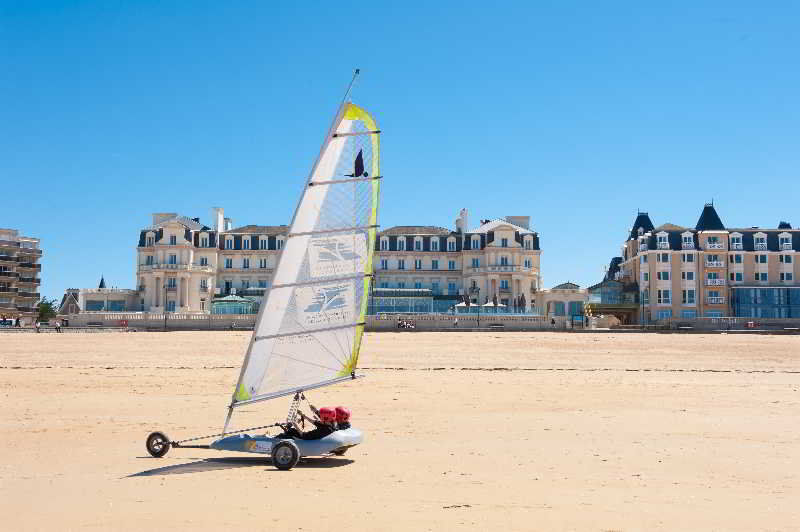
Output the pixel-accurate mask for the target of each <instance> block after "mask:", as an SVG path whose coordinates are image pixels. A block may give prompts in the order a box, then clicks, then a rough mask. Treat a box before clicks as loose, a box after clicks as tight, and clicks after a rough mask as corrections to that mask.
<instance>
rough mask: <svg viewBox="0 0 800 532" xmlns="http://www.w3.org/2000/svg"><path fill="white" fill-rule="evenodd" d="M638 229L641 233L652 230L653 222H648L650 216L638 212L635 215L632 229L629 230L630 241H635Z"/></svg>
mask: <svg viewBox="0 0 800 532" xmlns="http://www.w3.org/2000/svg"><path fill="white" fill-rule="evenodd" d="M640 228H641V230H642V233H646V232H648V231H652V230H653V222H652V221H650V215H648V214H647V213H646V212H639V213H637V214H636V221H635V222H633V228H631V236H630V240H635V239H636V237H638V236H639V229H640Z"/></svg>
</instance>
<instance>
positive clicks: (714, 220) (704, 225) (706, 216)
mask: <svg viewBox="0 0 800 532" xmlns="http://www.w3.org/2000/svg"><path fill="white" fill-rule="evenodd" d="M695 229H697V230H698V231H724V230H725V225H724V224H723V223H722V220H720V218H719V215H718V214H717V210H716V209H715V208H714V205H712V204H711V203H706V205H705V207H703V212H702V213H700V219H699V220H697V225H696V226H695Z"/></svg>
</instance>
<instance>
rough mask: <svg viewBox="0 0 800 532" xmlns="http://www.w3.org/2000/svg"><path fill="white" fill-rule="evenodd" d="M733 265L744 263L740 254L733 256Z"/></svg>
mask: <svg viewBox="0 0 800 532" xmlns="http://www.w3.org/2000/svg"><path fill="white" fill-rule="evenodd" d="M731 263H732V264H741V263H742V256H741V255H739V254H738V253H737V254H736V255H731Z"/></svg>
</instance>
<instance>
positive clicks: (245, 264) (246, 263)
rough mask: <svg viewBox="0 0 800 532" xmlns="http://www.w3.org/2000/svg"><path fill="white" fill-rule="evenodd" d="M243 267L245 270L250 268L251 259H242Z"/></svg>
mask: <svg viewBox="0 0 800 532" xmlns="http://www.w3.org/2000/svg"><path fill="white" fill-rule="evenodd" d="M242 268H243V269H245V270H247V269H249V268H250V259H242Z"/></svg>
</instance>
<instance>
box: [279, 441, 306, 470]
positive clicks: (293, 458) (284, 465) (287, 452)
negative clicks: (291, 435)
mask: <svg viewBox="0 0 800 532" xmlns="http://www.w3.org/2000/svg"><path fill="white" fill-rule="evenodd" d="M299 461H300V449H299V448H298V447H297V444H296V443H294V442H293V441H291V440H282V441H280V442H278V443H276V444H275V446H274V447H272V463H273V464H274V465H275V467H277V468H278V469H280V470H281V471H288V470H290V469H291V468H293V467H294V466H296V465H297V462H299Z"/></svg>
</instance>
